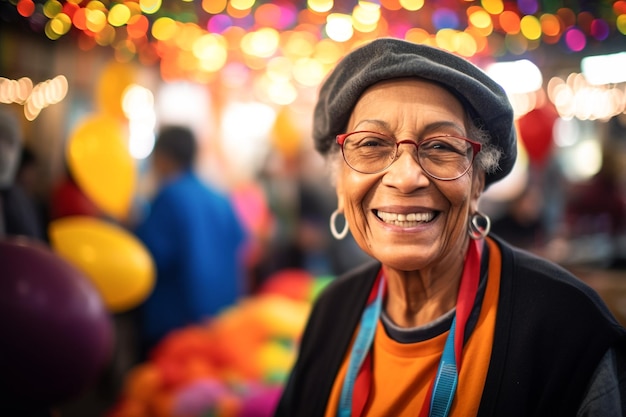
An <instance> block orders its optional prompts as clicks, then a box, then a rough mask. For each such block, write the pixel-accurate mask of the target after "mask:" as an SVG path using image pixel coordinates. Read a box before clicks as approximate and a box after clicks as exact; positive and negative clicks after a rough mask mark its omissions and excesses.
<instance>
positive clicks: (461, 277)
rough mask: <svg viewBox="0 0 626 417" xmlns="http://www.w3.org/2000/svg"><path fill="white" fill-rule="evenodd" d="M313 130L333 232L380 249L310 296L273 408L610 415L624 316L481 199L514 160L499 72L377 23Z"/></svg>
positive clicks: (329, 88) (324, 101) (614, 409)
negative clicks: (323, 162) (504, 235)
mask: <svg viewBox="0 0 626 417" xmlns="http://www.w3.org/2000/svg"><path fill="white" fill-rule="evenodd" d="M314 139H315V144H316V148H317V150H318V151H319V152H320V153H322V155H324V156H326V158H327V159H328V161H329V163H330V165H331V166H332V172H333V181H334V183H335V184H336V192H337V201H338V206H337V209H336V210H335V212H334V213H333V215H332V216H331V231H332V232H333V235H334V236H335V237H336V238H338V239H340V238H343V237H344V236H345V235H347V233H348V232H351V233H352V235H353V237H354V238H355V240H356V242H357V243H358V245H359V246H360V247H361V249H362V250H363V251H365V252H366V253H367V254H368V255H370V256H371V257H372V258H374V260H375V261H374V262H372V263H371V264H367V265H363V266H362V267H360V268H358V269H356V270H354V271H351V272H348V273H347V274H345V275H344V276H343V277H340V278H338V279H337V280H336V281H335V282H333V283H332V284H331V285H329V286H328V287H327V288H326V290H325V291H324V292H323V293H322V294H321V295H320V297H319V298H318V301H317V302H316V304H315V306H314V309H313V311H312V313H311V316H310V318H309V323H308V325H307V328H306V331H305V333H304V335H303V337H302V342H301V346H300V353H299V357H298V360H297V362H296V365H295V366H294V368H293V371H292V374H291V377H290V380H289V382H288V384H287V386H286V388H285V391H284V393H283V396H282V399H281V402H280V404H279V406H278V409H277V412H276V416H294V415H297V416H326V417H331V416H342V417H343V416H353V415H354V416H357V415H359V416H380V415H393V416H404V415H407V416H408V415H412V416H413V415H419V416H438V417H439V416H459V417H460V416H463V417H468V416H504V415H506V416H520V417H521V416H545V415H551V416H575V415H587V416H607V415H611V416H613V415H615V416H617V415H622V413H623V411H624V410H626V401H625V398H624V397H623V395H624V394H623V393H624V391H625V389H624V388H625V387H624V386H620V384H623V383H624V382H623V381H624V380H626V379H625V376H626V374H625V371H624V369H626V367H625V365H626V358H625V357H624V356H625V353H624V352H626V330H625V329H624V328H623V327H621V326H620V325H619V324H618V323H617V321H616V320H615V318H614V317H613V316H612V315H611V314H610V313H609V311H608V309H607V308H606V306H605V305H604V304H603V303H602V302H601V301H600V298H599V297H598V296H597V294H596V293H595V292H594V291H593V290H592V289H590V288H589V287H587V286H586V285H584V284H583V283H582V282H581V281H580V280H578V279H577V278H576V277H574V276H573V275H571V274H569V273H568V272H566V271H565V270H563V269H561V268H560V267H558V266H557V265H554V264H552V263H550V262H548V261H547V260H544V259H540V258H537V257H534V256H531V255H529V254H528V253H525V252H522V251H520V250H519V249H517V248H515V247H513V246H511V245H509V244H507V243H506V242H504V241H503V240H501V239H499V238H498V237H496V236H490V235H489V225H490V221H489V218H488V217H486V216H484V215H483V214H482V213H480V212H479V211H478V202H479V199H480V197H481V195H482V193H483V191H484V190H485V189H486V188H487V187H489V186H490V185H491V184H493V183H495V182H497V181H499V180H500V179H502V178H504V177H505V176H506V175H508V174H509V173H510V172H511V170H512V168H513V164H514V162H515V160H516V149H517V145H516V131H515V126H514V124H513V110H512V108H511V105H510V103H509V101H508V99H507V97H506V94H505V93H504V91H503V89H502V88H501V87H500V86H499V85H498V84H497V83H496V82H495V81H493V80H492V79H491V78H489V77H488V76H487V75H486V74H485V73H484V72H482V71H481V70H480V69H478V68H477V67H475V66H473V65H472V64H470V63H469V62H468V61H466V60H464V59H462V58H459V57H457V56H455V55H452V54H450V53H448V52H444V51H442V50H439V49H435V48H432V47H428V46H424V45H418V44H413V43H410V42H406V41H402V40H397V39H392V38H383V39H378V40H375V41H373V42H371V43H369V44H366V45H364V46H362V47H361V48H359V49H356V50H354V51H353V52H351V53H350V54H348V55H347V56H346V57H345V58H344V59H343V60H342V61H341V62H339V64H338V65H337V66H336V68H335V69H334V70H333V71H332V72H331V74H330V75H329V76H328V78H327V79H326V81H325V82H324V84H323V85H322V87H321V89H320V94H319V99H318V102H317V105H316V108H315V117H314ZM340 215H343V216H345V228H344V229H343V230H342V231H337V227H336V226H335V221H336V218H337V217H339V216H340ZM555 300H558V305H557V304H556V303H555ZM543 364H550V366H549V367H546V366H543ZM620 381H622V382H620ZM620 393H622V394H620Z"/></svg>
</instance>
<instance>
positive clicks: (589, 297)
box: [497, 240, 625, 338]
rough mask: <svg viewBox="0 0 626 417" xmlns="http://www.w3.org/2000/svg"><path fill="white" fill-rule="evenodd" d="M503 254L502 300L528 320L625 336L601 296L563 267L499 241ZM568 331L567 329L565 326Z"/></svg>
mask: <svg viewBox="0 0 626 417" xmlns="http://www.w3.org/2000/svg"><path fill="white" fill-rule="evenodd" d="M497 242H498V245H499V247H500V250H501V253H502V274H501V291H502V292H503V294H501V300H502V299H505V300H507V302H508V303H510V304H511V305H512V306H513V308H514V310H516V311H521V312H523V313H522V315H523V316H525V317H526V319H530V318H531V317H537V320H538V322H541V323H544V324H545V325H550V324H554V323H557V322H558V323H577V326H581V325H583V324H584V325H585V326H589V327H590V328H593V327H594V326H595V327H596V328H597V329H599V328H605V326H606V327H609V328H613V329H616V330H618V332H619V333H621V335H622V338H623V337H624V336H625V332H624V329H623V327H621V326H620V325H619V323H618V322H617V320H616V319H615V317H614V316H613V314H612V312H611V311H610V310H609V308H608V307H607V305H606V303H605V302H604V300H603V299H602V298H601V297H600V295H599V294H598V292H597V291H596V290H595V289H594V288H592V287H591V286H590V285H589V284H587V283H586V282H584V281H582V280H581V279H580V278H578V277H577V276H575V275H574V274H573V273H572V272H570V271H568V270H567V269H565V268H564V267H562V266H560V265H558V264H556V263H554V262H552V261H550V260H548V259H545V258H542V257H540V256H537V255H535V254H532V253H530V252H527V251H524V250H521V249H517V248H515V247H513V246H511V245H508V244H507V243H505V242H503V241H502V240H497ZM566 327H567V326H566Z"/></svg>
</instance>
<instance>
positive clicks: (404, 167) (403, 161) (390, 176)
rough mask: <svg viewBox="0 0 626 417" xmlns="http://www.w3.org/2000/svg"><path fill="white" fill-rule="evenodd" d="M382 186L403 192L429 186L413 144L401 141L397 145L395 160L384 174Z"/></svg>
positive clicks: (415, 146) (428, 180)
mask: <svg viewBox="0 0 626 417" xmlns="http://www.w3.org/2000/svg"><path fill="white" fill-rule="evenodd" d="M383 184H386V185H389V186H392V187H395V188H398V189H399V190H401V191H403V192H411V191H413V190H414V189H416V188H421V187H426V186H428V184H430V178H429V177H428V175H426V173H425V172H424V170H423V169H422V167H421V165H420V163H419V160H418V157H417V144H416V143H415V142H413V141H402V142H400V143H399V144H398V153H397V154H396V159H395V161H394V162H393V163H392V164H391V166H390V167H389V169H388V170H387V172H386V173H385V176H384V177H383Z"/></svg>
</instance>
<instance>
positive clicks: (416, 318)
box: [384, 258, 463, 327]
mask: <svg viewBox="0 0 626 417" xmlns="http://www.w3.org/2000/svg"><path fill="white" fill-rule="evenodd" d="M445 265H446V266H445V267H439V268H437V267H435V268H424V269H422V270H418V271H398V270H393V269H391V268H385V269H384V273H385V278H386V280H387V296H386V301H385V311H386V312H387V315H388V316H389V318H390V319H391V320H392V321H393V322H394V323H395V324H396V325H398V326H400V327H417V326H421V325H424V324H426V323H429V322H431V321H433V320H435V319H436V318H438V317H440V316H442V315H443V314H445V313H447V312H448V311H450V310H452V309H453V308H454V306H455V305H456V300H457V294H458V290H459V283H460V280H461V275H462V273H463V258H460V259H458V258H457V260H454V261H451V263H450V262H446V263H445Z"/></svg>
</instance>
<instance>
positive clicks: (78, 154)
mask: <svg viewBox="0 0 626 417" xmlns="http://www.w3.org/2000/svg"><path fill="white" fill-rule="evenodd" d="M66 158H67V162H68V166H69V168H70V171H71V173H72V175H73V176H74V178H75V180H76V182H77V184H78V186H79V187H80V188H81V190H82V191H83V192H84V193H85V194H86V195H87V196H88V197H89V198H90V199H91V200H92V201H93V202H94V203H95V204H96V205H97V206H98V207H99V208H100V209H101V210H102V211H104V212H106V213H107V214H109V215H111V216H113V217H115V218H117V219H124V218H125V217H126V216H127V215H128V213H129V211H130V206H131V204H132V198H133V194H134V192H135V185H136V181H137V172H136V167H135V160H134V159H133V157H132V155H131V154H130V151H129V149H128V146H127V144H126V141H125V140H124V137H123V133H122V128H121V125H120V123H119V122H118V121H117V120H116V119H114V118H111V117H109V116H102V115H96V116H91V117H89V118H87V119H86V120H84V121H82V123H80V124H79V125H78V126H77V127H76V129H75V130H74V132H73V133H72V135H71V136H70V139H69V142H68V146H67V148H66Z"/></svg>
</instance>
